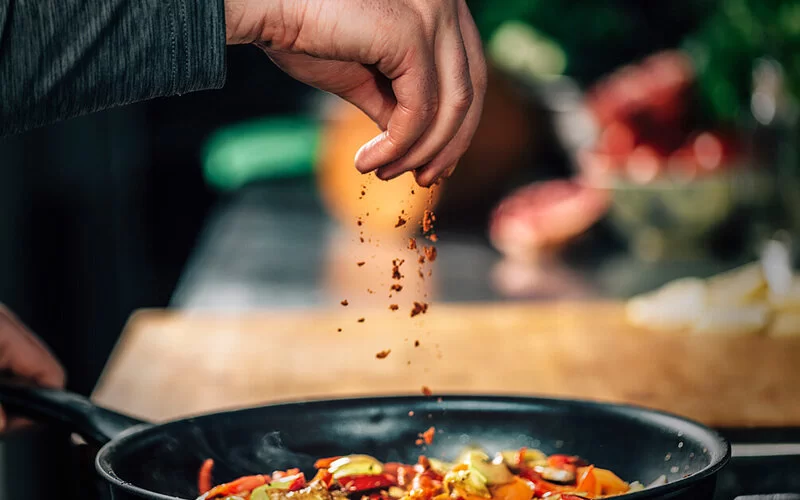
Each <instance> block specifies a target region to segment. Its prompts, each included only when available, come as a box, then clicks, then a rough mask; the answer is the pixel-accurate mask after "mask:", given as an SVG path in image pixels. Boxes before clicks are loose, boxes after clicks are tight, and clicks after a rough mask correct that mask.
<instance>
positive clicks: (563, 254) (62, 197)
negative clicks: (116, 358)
mask: <svg viewBox="0 0 800 500" xmlns="http://www.w3.org/2000/svg"><path fill="white" fill-rule="evenodd" d="M469 3H470V6H471V8H472V10H473V14H474V16H475V18H476V21H477V22H478V25H479V27H480V29H481V32H482V36H483V38H484V42H485V44H486V50H487V55H488V58H489V61H490V66H491V72H490V74H491V77H490V87H489V93H488V96H487V102H486V108H485V112H484V116H483V121H482V123H481V127H480V129H479V131H478V134H477V136H476V138H475V141H474V143H473V146H472V148H471V149H470V151H469V152H468V154H467V156H466V157H465V158H464V160H463V161H462V163H461V165H460V168H459V169H458V170H457V172H456V174H455V175H454V176H453V177H452V178H451V179H450V180H448V181H447V182H446V183H445V184H443V185H442V186H440V187H439V188H437V189H436V190H435V193H434V195H433V201H432V202H431V205H432V206H433V207H434V210H435V211H436V213H437V215H438V231H439V235H440V246H439V253H440V259H439V261H438V262H437V266H438V267H437V269H436V273H435V274H434V276H432V279H431V280H428V281H426V282H425V283H424V285H423V284H421V285H420V286H424V287H426V290H427V292H428V293H429V294H430V295H431V300H441V301H449V300H453V301H455V300H459V301H482V300H516V299H537V298H540V299H552V298H569V297H629V296H631V295H633V294H635V293H639V292H642V291H645V290H649V289H652V288H653V287H656V286H659V285H661V284H663V283H665V282H667V281H669V280H671V279H674V278H677V277H680V276H684V275H688V274H692V275H698V276H709V275H712V274H714V273H717V272H719V271H721V270H724V269H728V268H730V267H732V266H734V265H737V264H739V263H742V262H746V261H749V260H752V259H753V258H754V257H755V256H756V255H757V252H758V249H759V247H760V245H761V244H762V243H763V242H764V241H765V239H767V238H770V237H772V236H774V235H775V234H776V233H781V234H783V235H788V236H789V237H791V235H793V234H794V233H795V232H796V229H797V226H798V221H799V220H800V197H799V196H798V190H799V189H800V184H798V182H800V178H798V166H799V165H798V162H797V157H796V154H795V147H796V145H797V139H798V135H797V129H796V121H797V105H796V101H795V96H797V95H798V90H800V89H798V87H800V4H798V3H795V2H781V1H777V0H767V1H765V0H701V1H698V0H693V1H688V0H676V1H673V2H641V1H636V0H614V1H612V0H602V1H600V0H573V1H566V2H552V1H544V0H504V1H502V2H497V1H490V0H471V1H470V2H469ZM376 133H377V129H376V128H375V126H374V125H373V124H371V123H370V122H369V121H368V120H366V119H365V118H364V117H363V116H362V115H361V114H360V113H358V112H356V111H354V110H353V109H352V108H350V107H349V106H348V105H345V104H343V103H341V102H339V101H337V100H335V99H332V98H330V97H329V96H326V95H322V94H321V93H319V92H317V91H315V90H313V89H309V88H307V87H305V86H303V85H301V84H299V83H296V82H295V81H294V80H292V79H290V78H289V77H288V76H286V75H284V74H283V73H282V72H281V71H280V70H278V69H277V68H276V67H275V66H273V65H272V64H271V63H270V62H269V60H268V59H267V58H266V57H265V56H264V55H263V54H261V53H260V52H259V51H258V49H256V48H254V47H249V46H248V47H232V48H230V49H229V51H228V78H227V84H226V86H225V88H224V89H223V90H221V91H214V92H200V93H196V94H191V95H185V96H182V97H176V98H171V99H161V100H156V101H152V102H148V103H143V104H138V105H134V106H129V107H126V108H124V109H118V110H114V111H111V112H105V113H99V114H95V115H92V116H88V117H84V118H80V119H75V120H71V121H69V122H66V123H62V124H59V125H57V126H53V127H48V128H44V129H40V130H36V131H33V132H30V133H28V134H24V135H20V136H15V137H10V138H6V139H2V140H0V163H2V168H0V235H1V236H0V276H2V279H0V302H3V303H5V304H7V305H8V306H9V307H10V308H12V309H13V310H15V311H17V312H18V313H19V315H20V316H21V317H22V318H23V319H24V320H25V321H26V322H27V323H28V324H29V325H30V326H31V327H32V328H33V329H34V330H35V331H36V332H38V333H39V334H40V335H41V336H42V337H43V338H44V339H45V340H46V341H47V342H48V343H49V344H50V345H51V346H52V347H53V349H54V350H55V351H56V354H57V355H58V356H59V357H60V358H61V359H62V360H63V361H64V363H65V365H66V367H67V370H68V373H69V375H70V382H69V385H70V388H71V389H72V390H76V391H78V392H82V393H84V394H87V393H88V392H89V391H90V390H91V389H92V387H93V386H94V384H95V382H96V380H97V378H98V376H99V375H100V373H101V371H102V369H103V366H104V363H105V361H106V358H107V356H108V354H109V353H110V351H111V349H112V348H113V346H114V344H115V342H116V340H117V337H118V335H119V332H120V331H121V330H122V328H123V326H124V323H125V321H126V319H127V318H128V316H129V315H130V313H131V312H132V311H133V310H135V309H137V308H142V307H165V306H171V307H176V308H186V309H209V308H212V309H246V308H256V307H258V308H289V307H300V306H308V305H314V304H327V303H338V301H339V300H341V298H342V297H343V296H348V297H353V298H356V300H363V301H368V300H369V297H368V296H367V295H366V289H365V287H364V286H363V285H364V283H367V282H369V280H378V281H379V280H380V279H381V277H380V276H366V277H365V276H363V275H361V276H360V277H357V278H356V277H353V276H352V275H353V273H352V272H349V269H350V267H346V266H345V264H348V266H349V263H350V261H351V260H353V256H354V255H356V254H358V252H366V253H365V255H366V257H365V258H377V259H382V258H385V259H386V260H387V262H389V261H391V259H392V258H394V256H396V255H397V251H396V250H397V249H398V248H402V245H403V243H402V241H400V240H403V239H404V238H405V237H407V236H408V235H410V234H411V232H412V231H413V230H414V227H413V226H414V225H413V224H410V225H409V228H408V231H407V232H403V231H405V230H402V231H396V230H394V223H395V222H396V221H397V214H398V213H399V212H400V210H401V209H403V210H406V211H408V213H409V215H410V216H411V217H412V218H417V219H418V218H419V216H420V215H421V211H422V209H424V208H425V206H426V204H427V203H428V198H429V193H427V192H425V191H424V190H419V189H417V190H416V191H413V192H412V190H413V183H412V180H411V178H410V177H409V176H407V177H406V178H402V179H400V180H398V181H396V182H392V183H381V182H380V181H377V180H375V179H373V178H366V177H360V176H359V175H358V174H357V173H356V172H355V170H354V168H353V165H352V163H353V162H352V158H353V155H354V153H355V151H356V150H357V149H358V147H359V146H360V145H361V144H363V143H364V142H366V141H367V140H369V139H370V138H372V137H373V136H374V135H375V134H376ZM364 186H366V187H364ZM361 191H364V193H366V194H361ZM367 212H371V213H372V215H370V216H367V215H366V214H367ZM358 217H362V218H365V220H366V223H365V225H364V227H363V228H362V227H358V226H356V219H357V218H358ZM366 217H369V219H366ZM359 231H362V232H363V234H362V235H361V236H359V234H358V233H359ZM401 232H402V234H400V233H401ZM398 235H400V236H398ZM359 237H366V238H368V239H369V240H370V241H369V242H368V243H367V245H368V246H367V247H364V246H359ZM373 239H374V240H375V241H374V242H373V241H372V240H373ZM378 240H380V242H381V243H382V245H380V246H378ZM365 248H367V249H368V250H365ZM385 267H387V270H388V265H387V266H385ZM387 272H388V271H387ZM359 293H360V294H361V298H360V299H358V298H357V295H358V294H359ZM381 300H384V299H383V298H381Z"/></svg>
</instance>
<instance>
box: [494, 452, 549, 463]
mask: <svg viewBox="0 0 800 500" xmlns="http://www.w3.org/2000/svg"><path fill="white" fill-rule="evenodd" d="M500 456H501V457H502V459H503V462H505V463H506V465H508V466H509V467H516V466H517V457H518V456H519V450H505V451H502V452H500ZM522 460H523V461H524V462H525V465H527V466H528V467H535V466H537V465H543V464H544V463H546V462H547V455H545V454H544V453H542V452H541V451H539V450H529V449H526V450H525V455H524V456H523V457H522Z"/></svg>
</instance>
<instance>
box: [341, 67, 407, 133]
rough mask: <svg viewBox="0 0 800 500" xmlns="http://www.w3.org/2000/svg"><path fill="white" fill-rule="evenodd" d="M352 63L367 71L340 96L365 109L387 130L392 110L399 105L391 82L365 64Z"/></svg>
mask: <svg viewBox="0 0 800 500" xmlns="http://www.w3.org/2000/svg"><path fill="white" fill-rule="evenodd" d="M348 64H351V63H348ZM352 64H353V65H354V66H355V67H356V69H360V70H361V71H363V72H364V73H365V74H364V75H358V76H359V77H361V78H363V80H362V82H361V83H360V84H358V85H356V86H355V87H353V88H350V89H347V90H345V91H343V92H341V93H339V96H340V97H342V98H343V99H344V100H346V101H348V102H350V103H351V104H353V105H354V106H356V107H357V108H358V109H360V110H361V111H363V112H364V114H366V115H367V116H369V117H370V119H372V121H374V122H375V123H376V124H377V125H378V127H380V129H381V130H383V131H385V130H386V129H387V128H388V126H389V120H390V118H391V116H392V111H393V110H394V108H395V107H396V106H397V101H396V100H395V98H394V96H393V95H392V91H391V87H390V84H389V83H388V81H387V80H386V79H385V78H384V77H382V76H381V75H377V76H376V75H375V74H373V73H372V72H371V71H369V70H368V69H367V68H365V67H364V66H361V65H360V64H354V63H352ZM354 72H355V70H354Z"/></svg>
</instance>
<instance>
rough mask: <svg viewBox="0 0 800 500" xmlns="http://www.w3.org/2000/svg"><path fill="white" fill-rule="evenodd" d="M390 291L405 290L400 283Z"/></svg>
mask: <svg viewBox="0 0 800 500" xmlns="http://www.w3.org/2000/svg"><path fill="white" fill-rule="evenodd" d="M390 290H392V291H393V292H400V291H402V290H403V285H401V284H400V283H395V284H394V285H392V286H391V288H390Z"/></svg>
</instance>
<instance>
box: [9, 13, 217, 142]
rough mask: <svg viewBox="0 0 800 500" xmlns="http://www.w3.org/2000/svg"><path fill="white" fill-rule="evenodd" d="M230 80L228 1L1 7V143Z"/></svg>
mask: <svg viewBox="0 0 800 500" xmlns="http://www.w3.org/2000/svg"><path fill="white" fill-rule="evenodd" d="M224 81H225V18H224V5H223V0H0V136H3V135H8V134H12V133H17V132H22V131H25V130H27V129H31V128H34V127H38V126H41V125H45V124H48V123H52V122H55V121H59V120H64V119H67V118H72V117H75V116H79V115H84V114H87V113H91V112H94V111H99V110H102V109H107V108H111V107H115V106H121V105H124V104H128V103H132V102H136V101H142V100H146V99H152V98H156V97H163V96H171V95H179V94H183V93H188V92H192V91H197V90H206V89H213V88H220V87H222V85H223V84H224Z"/></svg>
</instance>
